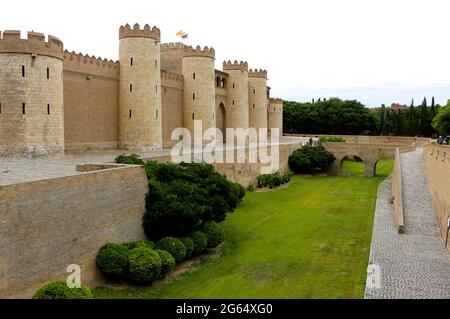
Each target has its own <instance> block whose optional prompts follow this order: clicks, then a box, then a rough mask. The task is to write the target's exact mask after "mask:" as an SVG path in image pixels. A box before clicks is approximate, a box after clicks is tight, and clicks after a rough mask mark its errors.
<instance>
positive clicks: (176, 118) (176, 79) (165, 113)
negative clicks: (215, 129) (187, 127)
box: [161, 71, 183, 148]
mask: <svg viewBox="0 0 450 319" xmlns="http://www.w3.org/2000/svg"><path fill="white" fill-rule="evenodd" d="M161 84H162V92H161V104H162V107H161V109H162V131H163V147H164V148H169V147H171V146H173V145H174V143H176V141H172V140H171V137H172V132H173V130H174V129H176V128H179V127H183V76H182V75H181V74H176V73H170V72H166V71H161Z"/></svg>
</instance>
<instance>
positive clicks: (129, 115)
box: [128, 110, 131, 119]
mask: <svg viewBox="0 0 450 319" xmlns="http://www.w3.org/2000/svg"><path fill="white" fill-rule="evenodd" d="M128 117H129V118H130V119H131V110H130V113H129V114H128Z"/></svg>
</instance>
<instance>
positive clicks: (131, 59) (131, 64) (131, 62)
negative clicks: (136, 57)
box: [130, 58, 133, 66]
mask: <svg viewBox="0 0 450 319" xmlns="http://www.w3.org/2000/svg"><path fill="white" fill-rule="evenodd" d="M130 66H133V58H130Z"/></svg>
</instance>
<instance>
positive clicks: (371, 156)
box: [323, 143, 398, 177]
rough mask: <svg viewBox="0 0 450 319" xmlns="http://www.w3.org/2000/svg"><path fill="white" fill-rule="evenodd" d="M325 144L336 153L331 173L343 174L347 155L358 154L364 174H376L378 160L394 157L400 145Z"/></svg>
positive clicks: (370, 175)
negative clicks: (343, 165)
mask: <svg viewBox="0 0 450 319" xmlns="http://www.w3.org/2000/svg"><path fill="white" fill-rule="evenodd" d="M323 146H324V147H325V148H326V149H327V150H328V151H330V152H332V153H333V154H334V156H335V157H336V160H335V161H334V163H333V164H332V165H331V167H330V173H331V174H335V175H342V164H343V161H344V159H345V158H346V157H347V156H352V155H356V156H358V157H359V158H361V160H362V161H363V163H364V176H367V177H373V176H375V175H376V167H377V163H378V161H379V160H380V159H381V158H383V157H393V156H394V155H395V148H396V147H398V146H395V147H394V146H386V145H375V144H357V143H323Z"/></svg>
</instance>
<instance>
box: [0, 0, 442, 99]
mask: <svg viewBox="0 0 450 319" xmlns="http://www.w3.org/2000/svg"><path fill="white" fill-rule="evenodd" d="M449 9H450V3H449V2H448V1H446V0H427V1H424V0H420V1H419V0H395V1H392V0H376V1H375V0H339V1H336V0H303V1H302V0H300V1H299V0H278V1H268V0H260V1H237V0H227V1H215V0H214V1H213V0H190V1H187V0H184V1H181V0H177V1H176V0H164V1H144V0H129V1H116V0H112V1H92V0H90V1H87V0H78V1H65V0H60V1H54V0H36V1H31V0H29V1H26V0H15V1H7V2H5V3H2V10H1V12H0V30H6V29H20V30H22V31H27V30H34V31H39V32H43V33H46V34H52V35H55V36H57V37H59V38H61V39H62V40H63V42H64V44H65V47H66V48H67V49H68V50H76V51H81V52H82V53H88V54H91V55H96V56H102V57H106V58H112V59H117V57H118V44H119V42H118V27H119V26H120V25H121V24H125V23H127V22H128V23H130V24H133V23H135V22H138V23H140V24H142V25H143V24H145V23H149V24H151V25H157V26H158V27H159V28H161V31H162V41H163V42H174V41H178V38H177V37H176V32H177V31H179V30H180V29H183V30H186V31H187V32H189V40H188V41H189V44H192V45H197V44H200V45H208V46H213V47H214V48H215V49H216V57H217V60H216V68H218V69H221V62H222V61H223V60H229V59H231V60H234V59H237V60H247V61H248V62H249V64H250V67H256V68H266V69H268V70H269V79H270V83H269V85H270V86H271V87H272V92H273V95H277V96H279V97H282V98H286V99H292V100H310V99H311V98H318V97H320V96H322V97H325V96H335V95H337V96H341V97H348V98H357V99H360V100H361V101H363V102H364V103H365V104H367V105H368V106H375V105H378V104H381V103H385V104H390V103H391V102H401V103H407V104H409V101H410V99H411V98H413V97H414V98H416V99H419V100H421V99H422V98H423V96H427V97H429V98H430V99H431V96H433V95H435V96H436V98H437V101H438V102H439V103H445V101H446V100H447V98H449V97H450V89H448V88H450V60H449V58H448V56H449V52H450V50H449V49H450V48H449V47H450V42H449V41H448V34H449V29H450V25H449V24H448V12H450V10H449ZM316 92H317V94H319V93H320V96H318V95H316Z"/></svg>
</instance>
